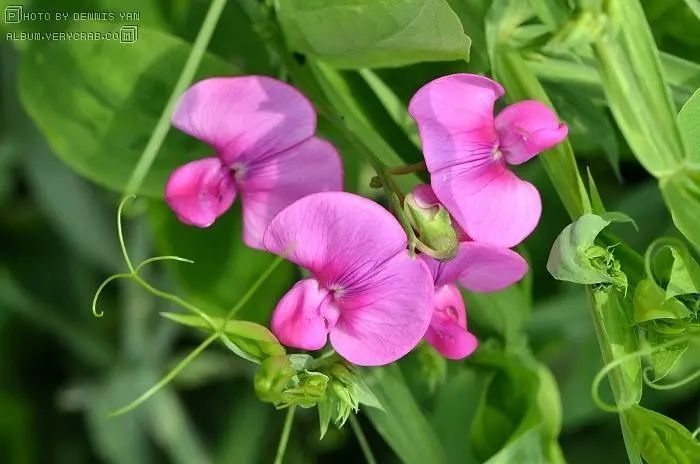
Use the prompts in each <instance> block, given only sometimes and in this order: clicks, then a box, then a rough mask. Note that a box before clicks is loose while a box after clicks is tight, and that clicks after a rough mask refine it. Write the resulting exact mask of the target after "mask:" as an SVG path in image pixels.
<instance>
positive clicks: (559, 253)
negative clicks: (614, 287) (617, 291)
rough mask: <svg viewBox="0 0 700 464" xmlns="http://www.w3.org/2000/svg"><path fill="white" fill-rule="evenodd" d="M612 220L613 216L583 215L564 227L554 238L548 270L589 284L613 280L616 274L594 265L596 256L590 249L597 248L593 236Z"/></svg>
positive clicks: (552, 273)
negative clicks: (605, 217)
mask: <svg viewBox="0 0 700 464" xmlns="http://www.w3.org/2000/svg"><path fill="white" fill-rule="evenodd" d="M613 220H616V219H615V218H614V217H610V218H609V219H603V218H602V217H601V216H597V215H595V214H584V215H583V216H581V217H580V218H579V219H578V220H577V221H576V222H574V223H572V224H569V225H568V226H566V227H565V228H564V230H563V231H562V232H561V233H560V234H559V236H558V237H557V239H556V240H555V241H554V245H553V246H552V251H551V252H550V254H549V259H548V260H547V270H548V271H549V273H550V274H551V275H552V277H554V278H555V279H558V280H566V281H569V282H575V283H579V284H589V285H591V284H598V283H613V282H614V281H615V277H616V276H615V275H614V274H611V273H610V272H609V271H608V270H607V269H603V268H601V267H600V266H598V265H596V261H595V258H598V257H599V256H597V255H592V254H591V251H594V252H596V251H599V250H597V249H599V248H600V247H595V239H596V237H597V236H598V234H600V232H602V230H603V229H605V228H606V227H607V226H608V225H610V223H611V222H612V221H613ZM602 250H603V251H605V250H604V249H602Z"/></svg>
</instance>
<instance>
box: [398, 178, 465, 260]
mask: <svg viewBox="0 0 700 464" xmlns="http://www.w3.org/2000/svg"><path fill="white" fill-rule="evenodd" d="M404 212H405V213H406V216H408V220H409V222H410V223H411V226H412V227H413V228H414V229H415V230H416V232H417V235H418V241H417V243H416V247H417V248H418V249H419V250H420V251H421V252H423V253H425V254H426V255H428V256H430V257H432V258H435V259H439V260H449V259H452V258H454V256H455V255H456V254H457V246H458V244H459V242H458V241H457V233H456V232H455V230H454V228H453V227H452V219H451V218H450V214H449V213H448V212H447V210H446V209H445V207H444V206H442V205H441V204H440V203H439V202H437V198H435V197H434V194H433V193H432V190H430V187H428V186H427V185H419V186H418V187H416V188H415V189H414V190H413V192H411V193H409V194H408V195H407V196H406V198H405V200H404Z"/></svg>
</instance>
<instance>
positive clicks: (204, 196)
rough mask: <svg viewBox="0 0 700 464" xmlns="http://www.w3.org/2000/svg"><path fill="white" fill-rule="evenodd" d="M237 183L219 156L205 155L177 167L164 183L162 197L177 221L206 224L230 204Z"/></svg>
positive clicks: (209, 223) (206, 225)
mask: <svg viewBox="0 0 700 464" xmlns="http://www.w3.org/2000/svg"><path fill="white" fill-rule="evenodd" d="M235 198H236V186H235V184H234V182H233V176H232V173H231V171H230V170H229V169H228V168H226V167H224V166H223V165H222V164H221V160H219V158H204V159H201V160H197V161H192V162H189V163H187V164H185V165H183V166H180V167H179V168H177V169H176V170H175V171H173V173H172V174H171V175H170V178H169V179H168V183H167V184H166V186H165V201H166V203H167V204H168V206H170V208H171V209H172V210H173V211H175V213H176V214H177V217H178V219H179V220H180V221H182V222H184V223H185V224H190V225H193V226H197V227H209V226H210V225H212V224H213V223H214V221H215V220H216V218H218V217H219V216H221V215H222V214H223V213H224V212H226V210H228V209H229V208H230V207H231V204H232V203H233V200H234V199H235Z"/></svg>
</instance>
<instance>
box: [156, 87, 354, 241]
mask: <svg viewBox="0 0 700 464" xmlns="http://www.w3.org/2000/svg"><path fill="white" fill-rule="evenodd" d="M173 125H174V126H175V127H177V128H178V129H180V130H182V131H183V132H186V133H187V134H189V135H191V136H193V137H195V138H198V139H200V140H202V141H203V142H206V143H207V144H209V145H210V146H211V147H212V148H214V150H216V156H215V157H209V158H204V159H200V160H197V161H192V162H190V163H187V164H185V165H183V166H180V167H179V168H178V169H176V170H175V171H174V172H173V173H172V175H171V176H170V179H169V180H168V183H167V185H166V187H165V201H166V202H167V203H168V205H169V206H170V208H172V209H173V210H174V211H175V213H176V214H177V216H178V219H180V221H182V222H184V223H186V224H191V225H194V226H197V227H208V226H210V225H211V224H213V223H214V221H215V220H216V219H217V218H218V217H219V216H221V215H222V214H223V213H224V212H226V210H228V209H229V207H230V206H231V204H232V203H233V201H234V199H235V198H236V194H237V193H239V192H240V194H241V197H242V201H243V241H244V242H245V243H246V244H247V245H248V246H250V247H253V248H262V236H263V233H264V232H265V228H266V227H267V225H268V224H269V222H270V220H271V219H272V218H273V217H274V216H275V214H277V213H278V212H279V211H280V210H282V209H283V208H284V207H286V206H287V205H289V204H291V203H292V202H294V201H295V200H297V199H299V198H301V197H304V196H306V195H308V194H310V193H316V192H321V191H327V190H342V176H343V169H342V165H341V162H340V157H339V156H338V153H337V152H336V150H335V148H334V147H333V145H331V144H330V143H328V142H326V141H325V140H321V139H319V138H317V137H315V136H314V133H315V131H316V113H315V112H314V109H313V107H312V106H311V103H310V102H309V101H308V100H307V99H306V97H304V95H302V94H301V93H300V92H299V91H297V90H296V89H294V88H293V87H291V86H289V85H287V84H285V83H284V82H281V81H278V80H275V79H272V78H269V77H264V76H245V77H228V78H213V79H207V80H204V81H201V82H198V83H197V84H195V85H193V86H192V87H190V88H189V89H188V90H187V91H186V92H185V94H184V95H183V96H182V97H181V99H180V102H179V104H178V107H177V110H176V111H175V114H174V115H173Z"/></svg>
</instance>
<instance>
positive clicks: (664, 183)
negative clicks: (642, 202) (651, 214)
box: [659, 169, 700, 248]
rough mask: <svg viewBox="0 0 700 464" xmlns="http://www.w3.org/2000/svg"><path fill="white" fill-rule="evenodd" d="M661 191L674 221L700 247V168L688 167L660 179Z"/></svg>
mask: <svg viewBox="0 0 700 464" xmlns="http://www.w3.org/2000/svg"><path fill="white" fill-rule="evenodd" d="M659 185H660V186H661V193H662V194H663V197H664V200H665V201H666V204H667V205H668V209H669V210H670V212H671V216H672V217H673V223H674V224H675V225H676V227H678V230H680V231H681V232H682V233H683V235H684V236H685V237H686V238H687V239H688V240H689V241H690V242H691V243H692V244H693V245H695V247H696V248H700V222H699V221H698V217H697V212H698V209H700V169H686V170H683V171H679V172H678V173H677V174H675V175H673V176H670V177H665V178H663V179H661V180H660V182H659Z"/></svg>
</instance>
